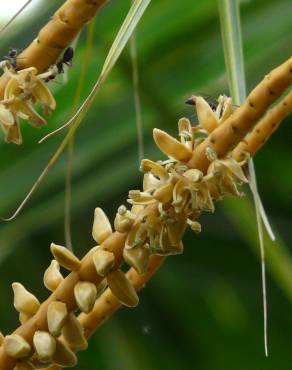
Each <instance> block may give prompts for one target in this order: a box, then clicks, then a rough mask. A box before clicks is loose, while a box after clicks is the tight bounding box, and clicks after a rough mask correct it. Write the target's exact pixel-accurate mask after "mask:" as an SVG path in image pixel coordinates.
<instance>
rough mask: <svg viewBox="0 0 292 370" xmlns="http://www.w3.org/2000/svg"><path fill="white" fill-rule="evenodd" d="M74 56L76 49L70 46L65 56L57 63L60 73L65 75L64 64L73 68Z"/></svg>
mask: <svg viewBox="0 0 292 370" xmlns="http://www.w3.org/2000/svg"><path fill="white" fill-rule="evenodd" d="M73 56H74V49H73V48H72V47H71V46H69V47H68V48H67V49H66V50H65V51H64V54H63V57H62V59H61V60H60V61H59V62H58V63H56V67H57V68H58V73H64V64H66V66H68V67H71V66H72V59H73Z"/></svg>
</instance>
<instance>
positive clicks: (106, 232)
mask: <svg viewBox="0 0 292 370" xmlns="http://www.w3.org/2000/svg"><path fill="white" fill-rule="evenodd" d="M112 232H113V230H112V227H111V224H110V222H109V219H108V218H107V216H106V214H105V213H104V212H103V210H102V209H101V208H95V211H94V221H93V227H92V237H93V239H94V240H95V241H96V242H97V244H101V243H102V242H103V241H104V240H105V239H107V238H108V237H109V236H110V235H111V234H112Z"/></svg>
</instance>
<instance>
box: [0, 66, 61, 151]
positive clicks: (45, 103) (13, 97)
mask: <svg viewBox="0 0 292 370" xmlns="http://www.w3.org/2000/svg"><path fill="white" fill-rule="evenodd" d="M2 67H3V69H4V72H5V73H6V74H7V75H8V76H9V77H10V80H9V81H8V83H7V85H6V87H5V90H4V97H3V100H2V101H0V125H1V128H2V130H3V132H4V136H5V141H6V142H13V143H15V144H21V143H22V136H21V131H20V121H19V119H20V118H22V119H25V120H27V121H28V122H29V123H30V124H31V125H32V126H34V127H41V126H43V125H45V124H46V120H45V119H44V118H43V117H42V116H41V115H40V114H39V113H38V112H37V111H36V110H35V105H36V104H40V106H41V108H42V111H43V113H44V114H45V115H48V114H50V113H51V112H52V111H53V110H54V109H55V108H56V102H55V99H54V97H53V95H52V94H51V92H50V90H49V89H48V87H47V86H46V84H45V82H44V81H45V80H46V79H47V78H48V76H49V75H50V74H52V73H53V71H51V70H50V71H48V72H45V73H43V74H38V72H37V69H36V68H34V67H30V68H26V69H23V70H20V71H15V70H14V69H13V68H11V67H10V66H9V63H6V64H4V65H2Z"/></svg>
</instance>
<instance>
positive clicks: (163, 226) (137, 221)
mask: <svg viewBox="0 0 292 370" xmlns="http://www.w3.org/2000/svg"><path fill="white" fill-rule="evenodd" d="M191 100H192V101H193V102H194V104H195V105H196V109H197V116H198V125H197V126H196V127H192V126H191V123H190V121H189V120H188V119H186V118H182V119H180V120H179V122H178V129H179V137H180V140H177V139H175V138H174V137H172V136H170V135H168V134H167V133H166V132H164V131H161V130H158V129H155V130H154V140H155V142H156V144H157V146H158V148H159V149H160V150H161V151H162V152H163V153H164V154H166V155H167V156H168V159H167V160H164V161H158V162H153V161H151V160H148V159H144V160H142V162H141V171H142V172H143V173H144V180H143V191H139V190H131V191H130V192H129V199H128V203H130V204H131V205H132V208H131V210H127V209H126V207H125V206H121V207H120V208H119V210H118V212H117V215H116V219H115V223H114V225H115V229H116V231H119V232H127V233H128V235H127V239H126V242H125V248H124V253H123V256H124V260H125V261H126V262H127V263H128V264H129V265H130V266H132V267H134V268H135V269H136V270H137V272H139V273H143V272H145V271H146V269H147V262H148V260H149V257H150V255H152V254H158V255H171V254H180V253H182V252H183V244H182V237H183V234H184V232H185V230H186V228H187V226H190V228H191V229H192V230H193V231H194V232H196V233H199V232H200V231H201V225H200V223H199V222H198V221H197V218H198V217H199V216H200V214H201V213H202V212H204V211H206V212H214V210H215V206H214V203H215V202H217V201H218V200H221V199H222V198H223V197H224V196H226V195H234V196H241V195H242V193H241V192H240V191H239V190H238V185H241V184H242V183H246V182H247V178H246V176H245V174H244V171H243V169H242V167H243V166H244V164H245V163H246V159H247V158H248V156H246V158H245V159H244V160H243V161H241V162H237V161H236V160H235V159H233V158H232V157H231V155H229V156H227V157H225V158H220V159H219V158H218V157H217V154H216V152H215V150H214V149H213V148H212V147H211V146H209V147H207V148H206V157H207V158H208V160H209V161H210V165H209V167H208V170H207V172H206V174H204V173H203V172H202V171H200V170H198V169H193V168H189V167H188V165H187V163H188V160H189V159H190V157H191V154H192V152H193V150H194V149H195V147H196V146H197V145H199V144H200V143H201V141H202V135H208V134H209V133H210V132H212V131H213V130H214V129H215V128H217V127H218V126H219V125H220V124H221V123H223V122H224V121H225V120H226V119H227V118H228V117H229V116H230V114H231V113H232V103H231V99H230V98H227V97H225V96H220V97H219V99H218V106H217V107H216V108H215V110H213V109H212V107H211V106H210V105H209V104H208V103H207V101H205V100H204V99H203V98H202V97H192V98H191Z"/></svg>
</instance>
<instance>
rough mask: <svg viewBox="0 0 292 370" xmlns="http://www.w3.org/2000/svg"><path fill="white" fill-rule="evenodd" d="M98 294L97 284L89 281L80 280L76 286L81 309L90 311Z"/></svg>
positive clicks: (75, 292)
mask: <svg viewBox="0 0 292 370" xmlns="http://www.w3.org/2000/svg"><path fill="white" fill-rule="evenodd" d="M96 295H97V289H96V286H95V285H94V284H93V283H90V282H87V281H79V282H78V283H77V284H76V285H75V287H74V296H75V299H76V303H77V305H78V307H79V309H80V310H81V311H82V312H85V313H89V312H90V311H91V310H92V308H93V306H94V303H95V300H96Z"/></svg>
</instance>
